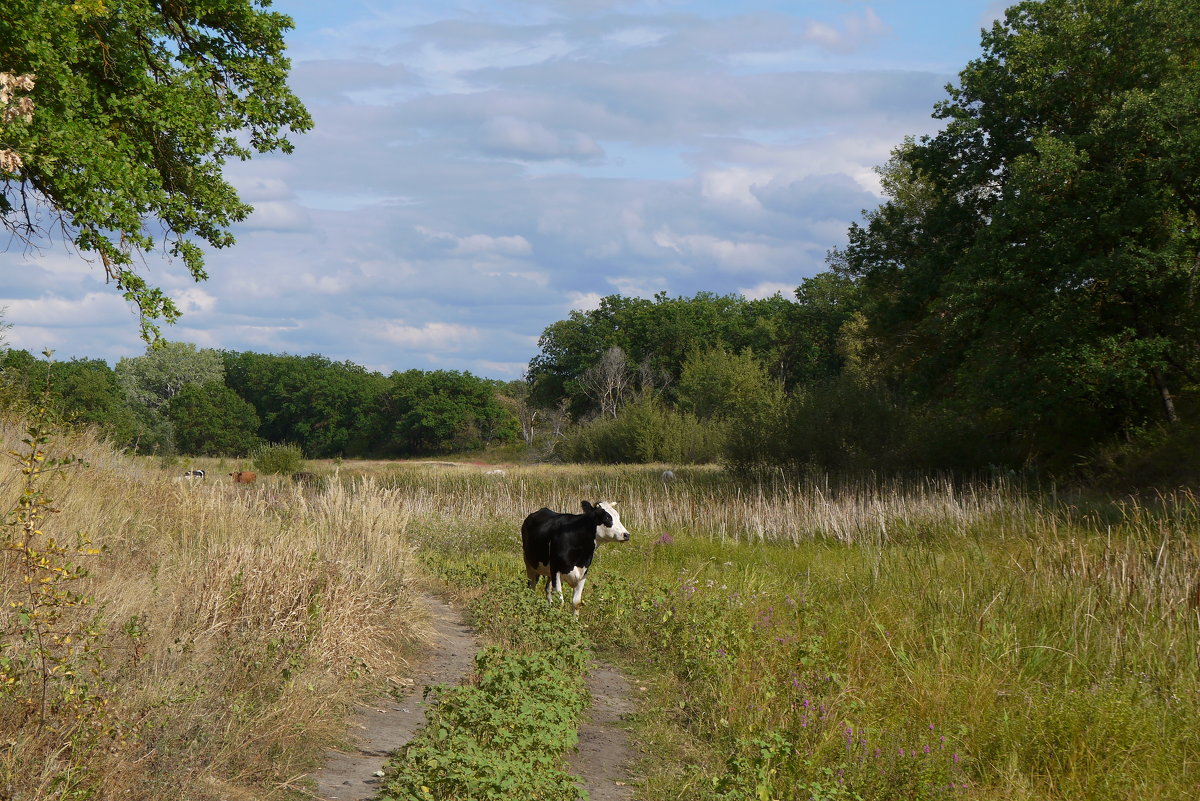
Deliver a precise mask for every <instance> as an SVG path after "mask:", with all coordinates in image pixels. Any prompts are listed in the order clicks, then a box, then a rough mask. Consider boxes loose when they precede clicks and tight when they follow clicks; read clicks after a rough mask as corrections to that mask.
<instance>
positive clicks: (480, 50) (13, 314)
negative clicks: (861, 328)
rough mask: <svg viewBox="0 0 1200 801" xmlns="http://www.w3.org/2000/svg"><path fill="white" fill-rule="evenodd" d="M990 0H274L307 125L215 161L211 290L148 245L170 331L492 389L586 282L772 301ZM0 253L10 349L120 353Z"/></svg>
mask: <svg viewBox="0 0 1200 801" xmlns="http://www.w3.org/2000/svg"><path fill="white" fill-rule="evenodd" d="M1004 6H1005V4H1004V3H998V2H992V1H991V0H924V1H922V2H917V1H916V0H876V1H875V2H857V0H823V1H822V2H816V1H815V0H813V1H810V2H803V1H793V2H778V1H777V0H771V1H768V0H762V1H757V0H742V1H741V2H716V0H710V2H684V1H683V0H680V1H679V2H672V1H671V0H662V2H620V1H619V0H501V1H494V2H482V1H480V2H426V1H425V0H406V1H405V2H395V1H394V0H370V1H368V2H360V0H347V1H346V2H339V3H330V2H324V1H322V2H317V1H316V0H278V1H277V2H275V3H274V5H273V8H274V9H275V10H277V11H281V12H283V13H286V14H289V15H290V16H292V17H293V18H294V20H295V22H296V29H295V30H294V31H293V32H292V33H291V35H290V36H289V49H290V55H291V57H292V60H293V73H292V74H293V78H292V86H293V89H294V90H295V91H296V93H297V94H298V95H299V96H300V97H301V99H302V100H303V101H304V102H305V103H306V104H307V106H308V108H309V110H310V112H311V113H312V115H313V117H314V120H315V123H316V124H315V127H314V129H313V131H312V132H310V133H309V134H307V135H305V136H302V137H297V138H296V150H295V152H294V153H293V154H292V155H290V156H283V155H276V154H272V155H270V156H264V157H258V158H256V159H254V160H253V161H251V162H247V163H239V164H232V165H230V166H229V169H228V172H227V174H228V176H229V177H230V179H231V180H232V181H233V183H234V184H235V186H237V188H238V190H239V191H240V193H241V194H242V196H243V198H244V199H246V200H247V201H249V202H250V203H252V204H253V205H254V206H255V208H256V211H255V213H254V214H253V215H252V216H251V217H250V218H249V219H248V220H247V221H245V222H244V223H242V224H240V225H238V226H237V228H236V229H235V234H236V235H237V238H238V244H237V246H235V247H233V248H230V249H228V250H224V251H215V252H210V253H209V255H208V264H209V275H210V278H209V280H208V281H206V282H204V283H201V284H196V283H193V282H191V281H190V280H188V279H186V278H185V276H184V274H183V270H182V267H181V266H180V265H177V264H171V263H170V262H169V261H167V260H165V258H164V257H162V256H161V254H157V253H155V254H149V255H147V257H146V267H145V272H146V273H147V275H148V277H149V278H150V280H151V281H152V282H155V283H158V284H160V285H162V286H163V287H164V288H166V289H167V290H168V291H169V292H170V293H171V294H172V295H173V296H174V297H176V298H177V299H178V300H179V301H180V303H181V305H182V307H183V308H184V310H185V315H184V318H183V319H182V321H181V322H180V323H179V324H178V325H176V326H174V327H171V328H168V329H166V332H165V333H166V336H167V337H168V338H169V339H172V340H183V341H188V342H195V343H197V344H198V345H201V346H203V347H217V348H228V349H232V350H254V351H261V352H270V353H285V352H286V353H298V354H307V353H320V354H322V355H324V356H327V357H329V358H332V359H335V360H339V361H340V360H349V361H353V362H356V363H358V364H362V365H366V366H367V367H369V368H371V369H375V370H380V371H383V372H390V371H392V370H405V369H409V368H417V369H423V370H430V369H452V370H469V371H471V372H473V373H476V374H478V375H484V376H488V377H494V378H506V379H507V378H516V377H519V376H520V374H521V371H522V369H523V368H524V366H525V364H526V363H527V362H528V360H529V359H530V357H532V356H533V355H534V354H536V352H537V339H538V336H539V335H540V334H541V332H542V331H543V329H544V328H545V327H546V326H547V325H549V324H550V323H552V322H554V321H556V320H560V319H563V318H564V317H565V316H566V315H567V314H568V313H569V312H570V311H571V310H572V309H587V308H591V307H593V306H594V305H595V303H596V302H597V301H598V300H599V298H600V297H602V296H604V295H608V294H613V293H615V292H621V293H624V294H630V295H642V296H650V295H652V294H654V293H655V292H659V291H665V292H667V293H668V294H670V295H672V296H677V295H692V294H694V293H695V292H697V291H700V290H707V291H712V292H717V293H722V294H725V293H734V292H740V293H742V294H744V295H746V296H747V297H761V296H766V295H769V294H772V293H774V292H782V293H783V294H784V295H786V296H790V295H791V292H792V291H793V290H794V288H795V287H796V285H797V284H799V282H800V281H801V280H802V279H803V278H805V277H807V276H811V275H813V274H815V273H817V272H819V271H821V270H822V269H823V268H824V257H825V254H826V252H828V250H829V249H830V248H833V247H838V246H841V245H842V244H844V242H845V234H846V228H847V226H848V225H849V224H850V222H852V221H853V220H855V219H857V218H858V216H859V213H860V211H861V210H862V209H864V208H870V207H873V206H875V205H877V204H878V203H879V202H880V197H879V196H878V194H877V191H878V184H877V183H876V181H875V177H874V174H873V172H872V167H873V166H875V165H877V164H880V163H882V162H884V161H886V159H887V157H888V152H889V150H890V149H891V148H892V147H894V146H895V145H896V144H898V143H899V142H900V141H901V140H902V139H903V137H904V136H906V135H920V134H924V133H929V132H932V131H934V130H936V126H937V121H935V120H933V119H932V118H931V116H930V114H931V111H932V108H933V104H934V103H935V102H937V101H938V100H940V99H942V98H943V97H944V94H945V92H944V87H945V85H946V84H947V83H948V82H952V81H953V80H954V79H955V75H956V74H957V72H958V71H959V70H960V69H962V67H963V66H965V65H966V63H967V62H968V61H969V60H970V59H971V58H974V57H975V56H976V55H977V54H978V52H979V32H980V28H981V27H983V26H985V25H989V24H990V22H991V20H993V19H995V18H996V17H997V16H998V15H1000V14H1001V13H1002V10H1003V8H1004ZM0 270H2V271H3V272H2V274H3V275H4V276H5V280H4V282H3V284H2V285H0V306H4V307H7V308H6V311H5V312H4V318H5V319H6V320H7V321H8V322H9V323H12V325H13V328H12V329H11V330H10V331H9V332H8V335H7V339H8V343H9V344H10V345H12V346H15V347H23V348H28V349H30V350H32V351H34V352H38V351H40V350H42V349H43V348H45V347H51V348H54V349H55V350H56V355H57V358H70V357H73V356H88V357H100V358H105V359H108V360H110V361H115V360H116V359H119V358H121V357H122V356H131V355H137V354H139V353H141V352H142V350H143V348H144V345H143V343H141V342H140V340H138V338H137V333H136V320H135V319H134V317H133V316H132V314H131V312H130V310H129V308H128V307H127V305H126V304H125V303H124V302H123V301H122V300H120V298H119V297H118V296H117V294H116V292H114V291H113V290H112V288H111V287H107V286H105V285H104V282H103V279H102V274H101V273H100V271H99V270H98V269H96V268H95V267H93V266H91V265H89V264H88V263H86V262H85V261H83V260H81V259H80V258H79V257H78V256H77V255H74V254H71V253H69V252H67V251H65V250H63V249H61V248H55V247H48V248H44V249H42V250H41V251H39V252H35V253H29V254H27V253H23V252H14V251H11V250H10V251H9V252H7V253H0Z"/></svg>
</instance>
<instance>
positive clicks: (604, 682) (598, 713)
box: [570, 662, 634, 801]
mask: <svg viewBox="0 0 1200 801" xmlns="http://www.w3.org/2000/svg"><path fill="white" fill-rule="evenodd" d="M587 688H588V692H589V693H590V694H591V696H592V708H591V710H590V711H589V713H588V718H589V719H588V720H587V721H586V722H584V723H583V725H581V726H580V727H579V748H578V750H577V751H576V752H575V754H574V755H573V756H572V757H571V759H570V764H571V771H572V772H573V773H574V774H575V775H577V776H579V777H580V778H582V779H583V787H584V789H585V790H587V792H588V799H589V801H629V799H632V798H633V787H631V786H630V784H629V782H630V778H631V777H630V773H629V766H630V764H631V763H632V762H633V758H634V752H633V748H632V747H631V746H630V745H629V735H628V733H627V732H626V731H625V730H624V729H623V728H621V727H620V726H619V725H618V724H619V723H620V721H621V719H622V718H623V717H625V716H626V715H629V714H632V713H633V710H634V707H633V690H632V688H631V687H630V685H629V681H628V680H627V679H626V678H625V676H624V674H622V673H621V672H620V671H619V670H617V669H616V668H614V667H613V666H612V665H606V664H604V663H602V662H593V663H592V664H591V666H590V668H589V669H588V676H587Z"/></svg>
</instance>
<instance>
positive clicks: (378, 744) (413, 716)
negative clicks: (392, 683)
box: [312, 596, 479, 801]
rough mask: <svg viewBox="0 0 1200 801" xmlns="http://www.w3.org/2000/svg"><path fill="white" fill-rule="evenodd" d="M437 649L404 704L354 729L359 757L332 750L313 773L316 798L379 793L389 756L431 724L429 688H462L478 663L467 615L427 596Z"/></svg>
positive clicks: (365, 798)
mask: <svg viewBox="0 0 1200 801" xmlns="http://www.w3.org/2000/svg"><path fill="white" fill-rule="evenodd" d="M424 601H425V604H426V606H427V607H428V608H429V622H430V623H432V624H433V630H434V645H433V648H432V650H431V653H430V656H429V658H428V659H426V660H425V661H424V662H423V663H421V665H419V666H418V669H417V671H416V672H415V673H414V674H413V677H412V678H413V686H412V690H411V692H410V693H409V694H408V696H406V697H405V698H404V699H402V700H400V701H396V700H394V699H391V698H388V699H385V700H381V701H380V702H379V704H378V706H373V707H368V708H366V709H364V710H363V711H362V712H360V713H359V715H358V716H357V718H356V719H355V720H354V723H353V724H352V731H353V732H354V735H353V737H352V741H353V743H354V750H353V751H334V750H330V751H329V752H328V753H327V754H326V759H325V765H324V767H322V768H321V769H320V770H318V771H316V772H315V773H313V775H312V778H313V779H314V780H315V781H316V783H317V792H316V795H317V797H318V798H322V799H325V801H369V799H372V798H374V797H375V795H376V794H377V793H378V792H379V778H378V777H377V776H376V775H375V773H376V772H377V771H380V770H382V769H383V763H384V761H386V760H387V758H388V755H389V754H390V753H391V752H392V751H394V750H395V749H397V748H399V747H400V746H402V745H404V744H405V743H407V742H408V741H409V740H411V739H412V737H413V735H414V734H415V733H416V731H417V729H419V728H420V727H421V726H422V725H424V723H425V701H424V699H422V697H421V696H422V694H423V693H424V690H425V687H427V686H429V685H430V684H457V683H458V681H459V680H460V679H461V678H462V677H463V676H465V675H466V673H467V671H468V670H470V669H471V666H472V665H473V664H474V662H475V652H476V651H477V650H479V642H478V640H476V638H475V633H474V632H473V631H472V630H471V629H470V627H469V626H467V624H466V623H464V622H463V618H462V615H461V614H460V613H459V612H458V610H456V609H455V608H454V607H452V606H450V605H449V604H447V603H446V602H445V601H442V600H439V599H437V598H433V597H429V596H427V597H426V598H425V599H424Z"/></svg>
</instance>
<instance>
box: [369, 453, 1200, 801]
mask: <svg viewBox="0 0 1200 801" xmlns="http://www.w3.org/2000/svg"><path fill="white" fill-rule="evenodd" d="M677 473H678V474H679V475H680V478H679V479H678V480H677V481H675V482H672V483H670V484H664V483H663V482H662V481H661V479H660V478H659V471H658V470H655V469H650V468H633V467H630V468H608V469H582V468H562V467H555V468H549V467H544V468H530V469H517V470H513V471H509V473H508V474H507V475H506V476H504V477H493V476H481V475H479V474H478V473H477V472H470V471H461V470H458V471H454V470H441V469H437V468H409V469H399V470H396V471H394V472H393V473H392V474H390V475H389V476H388V478H387V479H386V481H387V483H388V484H389V485H390V486H393V487H396V488H397V489H398V490H399V491H401V492H402V494H404V496H405V497H406V498H407V501H406V502H407V503H408V504H409V505H410V508H412V509H414V511H416V515H415V517H416V518H417V519H419V520H420V521H421V522H420V524H418V525H414V527H413V529H412V533H413V536H414V537H415V538H416V541H418V542H419V543H420V544H421V547H422V548H423V549H424V550H425V552H426V553H427V554H432V555H436V554H437V553H446V554H450V555H452V557H451V558H459V555H461V554H463V553H471V552H482V553H481V556H480V558H478V559H476V560H475V562H473V563H472V564H476V565H477V566H478V574H480V575H483V576H485V577H486V581H487V582H491V583H495V584H497V585H504V584H506V583H511V582H519V581H520V580H521V579H520V574H521V573H522V571H521V568H520V559H519V549H518V545H517V540H516V528H517V523H518V521H519V520H520V519H521V517H522V516H523V515H524V514H525V513H527V512H528V511H529V510H531V509H534V508H537V507H538V506H541V505H543V504H546V505H549V506H552V507H554V508H559V509H564V510H565V509H572V508H575V507H576V506H577V505H578V501H579V500H580V499H582V498H588V499H592V500H596V499H600V498H606V499H614V500H616V501H617V502H618V504H619V508H620V509H621V512H622V519H623V520H624V522H625V523H626V525H627V526H628V527H629V528H630V530H631V531H632V532H633V533H634V537H635V539H634V541H633V542H632V543H630V544H629V545H627V546H619V545H614V546H604V547H603V548H602V553H601V555H600V556H599V557H598V559H597V563H596V565H595V567H594V572H593V577H592V578H591V579H589V586H588V591H587V594H586V595H585V603H586V605H585V610H584V627H585V630H586V631H587V633H588V635H589V636H590V638H591V640H592V641H593V642H594V643H595V645H596V646H597V647H599V648H601V649H602V650H603V651H604V652H605V653H606V654H607V655H608V656H610V657H611V658H615V659H617V660H618V662H620V663H621V664H623V665H624V666H625V667H626V668H627V669H628V670H630V671H631V672H633V673H634V674H635V675H636V676H638V677H639V678H640V680H641V681H642V682H643V684H644V686H646V687H647V688H648V689H647V694H648V697H647V704H648V706H647V708H646V710H645V713H644V714H643V715H642V716H641V717H640V718H639V719H638V722H637V724H636V732H637V735H638V737H639V738H640V740H641V741H642V743H643V747H644V748H645V750H646V752H647V753H648V754H651V755H652V757H651V758H649V759H647V761H646V763H645V765H644V766H643V769H644V773H645V774H646V776H647V781H646V785H645V787H644V788H643V794H644V797H645V798H647V799H667V798H705V797H710V798H748V799H754V798H763V799H766V798H779V799H789V798H810V797H811V798H847V799H849V798H858V797H861V798H864V799H892V798H895V799H900V798H994V799H1026V798H1027V799H1035V798H1037V799H1044V798H1055V799H1135V798H1138V799H1144V798H1156V799H1192V798H1195V797H1198V795H1200V764H1198V763H1197V760H1198V759H1200V719H1198V717H1200V716H1198V712H1197V710H1198V708H1200V707H1198V703H1200V682H1198V677H1200V671H1198V669H1197V657H1198V650H1197V648H1198V638H1197V630H1198V618H1197V612H1196V609H1195V607H1194V606H1193V605H1192V604H1191V598H1192V597H1193V593H1194V590H1195V586H1196V579H1197V565H1198V564H1200V560H1198V558H1197V557H1198V556H1200V553H1198V551H1200V547H1198V543H1197V532H1198V531H1200V525H1198V524H1200V506H1198V504H1197V499H1196V498H1195V497H1194V496H1193V495H1191V494H1190V493H1188V492H1186V491H1181V492H1177V493H1173V494H1169V495H1157V496H1154V497H1152V498H1146V499H1125V500H1123V501H1119V502H1118V501H1093V502H1089V503H1086V504H1085V503H1082V502H1068V501H1065V500H1062V499H1057V498H1054V497H1047V498H1044V499H1039V498H1037V497H1035V496H1033V495H1030V494H1025V493H1021V492H1018V491H1016V490H1015V489H1013V488H1011V487H1008V486H1006V485H1003V484H998V485H991V486H984V485H965V486H960V485H955V484H954V483H952V482H947V481H927V480H921V481H913V482H910V483H907V484H906V483H904V482H892V483H886V484H878V483H859V484H850V485H845V486H839V487H833V486H828V485H824V484H820V485H818V484H804V485H788V484H785V483H783V482H778V483H776V484H775V485H773V486H771V485H768V486H755V487H747V486H744V485H740V484H737V483H735V482H732V481H730V480H729V479H728V478H727V477H725V476H723V475H722V474H721V473H719V472H718V471H713V470H703V471H695V472H686V471H684V472H681V473H680V472H679V471H677ZM433 558H436V556H434V557H433ZM466 589H467V587H464V588H463V590H464V591H465V590H466Z"/></svg>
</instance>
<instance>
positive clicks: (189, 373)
mask: <svg viewBox="0 0 1200 801" xmlns="http://www.w3.org/2000/svg"><path fill="white" fill-rule="evenodd" d="M116 372H117V377H118V378H119V380H120V382H121V386H123V387H124V388H125V393H126V395H127V396H128V398H129V401H130V403H131V404H135V405H141V406H145V407H147V408H150V409H154V410H157V409H159V408H160V407H162V406H163V404H165V403H167V402H168V401H170V400H171V399H172V398H174V397H175V396H176V395H177V394H178V393H179V392H180V391H181V390H182V389H183V388H184V387H186V386H188V385H189V384H199V385H203V384H211V383H214V382H215V383H220V382H221V381H223V380H224V379H225V366H224V364H223V363H222V361H221V354H220V353H219V352H218V351H215V350H212V349H210V348H197V347H196V346H195V345H193V344H192V343H190V342H163V341H160V342H158V343H157V344H155V345H153V346H149V347H147V348H146V352H145V354H143V355H142V356H136V357H134V358H126V359H121V360H120V361H118V362H117V368H116Z"/></svg>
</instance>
